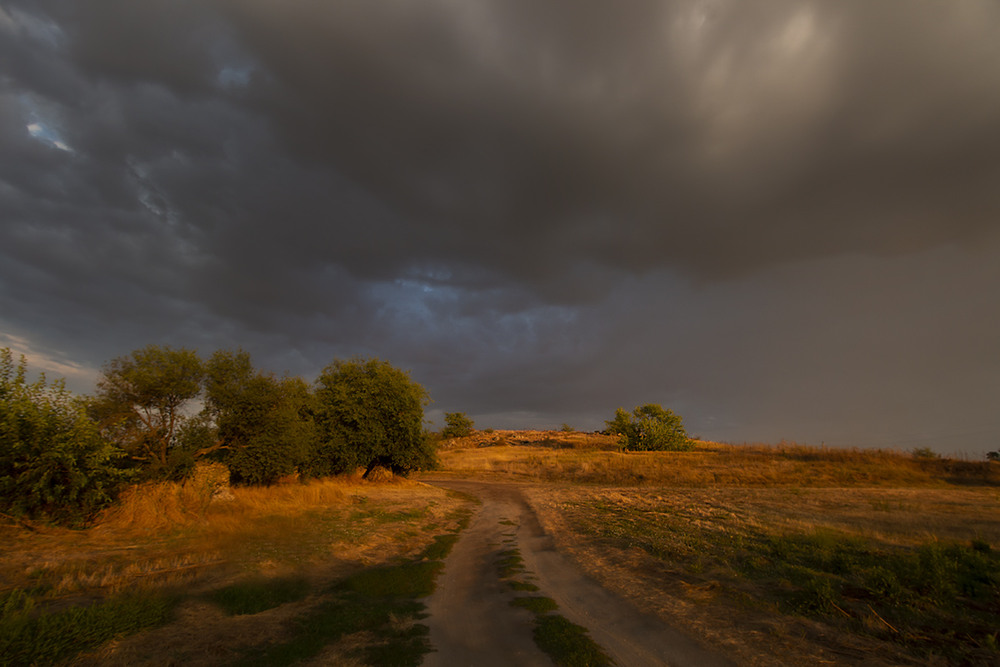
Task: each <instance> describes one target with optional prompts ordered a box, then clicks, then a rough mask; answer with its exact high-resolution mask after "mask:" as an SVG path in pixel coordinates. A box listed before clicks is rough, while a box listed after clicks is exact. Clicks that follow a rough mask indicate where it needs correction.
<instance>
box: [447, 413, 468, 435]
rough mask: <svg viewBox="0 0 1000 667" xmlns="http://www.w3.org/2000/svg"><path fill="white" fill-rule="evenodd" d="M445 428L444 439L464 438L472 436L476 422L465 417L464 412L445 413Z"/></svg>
mask: <svg viewBox="0 0 1000 667" xmlns="http://www.w3.org/2000/svg"><path fill="white" fill-rule="evenodd" d="M444 423H445V427H444V428H443V429H441V437H442V438H464V437H465V436H467V435H472V428H473V427H474V426H475V422H474V421H472V419H470V418H469V417H467V416H466V415H465V413H464V412H446V413H444Z"/></svg>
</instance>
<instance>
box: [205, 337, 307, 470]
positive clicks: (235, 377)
mask: <svg viewBox="0 0 1000 667" xmlns="http://www.w3.org/2000/svg"><path fill="white" fill-rule="evenodd" d="M205 378H206V379H205V416H206V417H207V418H208V419H210V420H211V422H212V423H214V425H215V429H216V431H215V442H214V443H212V444H208V443H206V444H207V445H208V446H207V447H203V449H201V450H200V452H204V453H209V452H211V451H213V450H218V451H220V452H221V453H223V454H224V456H223V458H224V460H225V462H226V463H227V464H228V465H229V467H230V470H231V471H232V473H233V481H235V482H242V483H245V484H273V483H274V482H276V481H277V480H278V479H279V478H280V477H282V476H285V475H290V474H292V473H294V472H295V471H296V470H297V469H298V468H299V467H300V466H302V465H303V464H305V462H306V460H307V459H308V457H309V456H310V455H311V454H312V451H313V449H314V447H315V439H316V429H315V423H314V421H313V418H312V401H313V399H312V394H311V392H310V391H309V387H308V386H307V385H306V384H305V382H303V381H302V380H301V379H299V378H282V379H278V378H275V377H274V376H273V375H268V374H264V373H260V372H257V371H255V370H254V368H253V366H252V364H251V363H250V355H249V354H247V353H246V352H243V351H240V352H237V353H235V354H234V353H232V352H227V351H218V352H216V353H215V354H214V355H212V357H211V359H209V361H208V363H207V364H206V368H205Z"/></svg>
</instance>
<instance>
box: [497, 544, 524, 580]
mask: <svg viewBox="0 0 1000 667" xmlns="http://www.w3.org/2000/svg"><path fill="white" fill-rule="evenodd" d="M497 572H499V574H500V578H501V579H506V578H508V577H513V576H514V575H515V574H520V573H521V572H524V559H523V558H521V552H519V551H518V550H517V549H505V550H504V551H501V552H500V559H499V561H497Z"/></svg>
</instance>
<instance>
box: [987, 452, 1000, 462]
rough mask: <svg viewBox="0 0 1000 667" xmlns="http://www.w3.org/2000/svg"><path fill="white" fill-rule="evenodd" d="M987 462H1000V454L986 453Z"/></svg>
mask: <svg viewBox="0 0 1000 667" xmlns="http://www.w3.org/2000/svg"><path fill="white" fill-rule="evenodd" d="M986 460H987V461H1000V452H987V453H986Z"/></svg>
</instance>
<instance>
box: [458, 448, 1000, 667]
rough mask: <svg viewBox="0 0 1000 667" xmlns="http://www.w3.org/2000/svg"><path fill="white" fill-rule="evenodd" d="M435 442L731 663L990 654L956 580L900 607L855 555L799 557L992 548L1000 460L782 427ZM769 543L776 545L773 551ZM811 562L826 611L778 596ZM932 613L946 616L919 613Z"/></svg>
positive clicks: (999, 516) (596, 572)
mask: <svg viewBox="0 0 1000 667" xmlns="http://www.w3.org/2000/svg"><path fill="white" fill-rule="evenodd" d="M441 458H442V461H443V463H444V467H445V469H446V470H449V471H453V472H454V474H457V475H462V476H469V475H481V476H487V477H500V478H507V479H511V480H513V481H519V482H522V483H524V485H523V488H524V490H525V493H526V495H527V496H528V497H529V499H530V501H531V504H532V505H533V506H534V507H535V509H536V510H537V511H538V513H539V516H540V518H541V521H542V523H543V525H544V526H545V528H546V531H547V532H548V533H549V534H552V535H553V536H554V537H555V539H556V541H557V543H558V544H559V546H560V549H562V550H565V551H567V552H569V553H571V554H573V555H574V556H575V557H576V559H577V561H578V562H579V564H580V566H581V567H583V568H584V569H585V570H587V571H588V572H589V573H590V574H591V575H592V576H593V577H594V578H596V579H597V580H599V581H601V582H602V583H603V584H604V585H606V586H607V587H608V588H610V589H612V590H615V591H617V592H619V593H620V594H622V595H623V596H625V597H627V598H630V599H632V600H633V601H634V602H635V603H636V604H637V605H638V606H640V607H641V608H643V609H645V610H647V611H649V612H651V613H655V614H658V615H660V616H662V617H664V618H665V619H667V620H669V621H670V622H671V623H673V624H675V625H677V626H678V627H681V628H685V629H686V630H687V631H688V632H689V633H691V634H692V635H694V636H698V637H700V638H701V639H702V640H703V641H704V642H705V643H706V644H708V645H712V646H717V647H720V648H721V649H724V650H725V651H726V652H727V653H728V654H729V655H730V656H732V657H734V658H735V659H736V660H737V662H738V663H739V664H747V665H798V664H859V663H860V664H873V665H890V664H893V665H895V664H920V665H944V664H951V663H950V662H949V660H952V659H956V660H959V661H961V660H971V661H972V663H971V664H979V663H978V662H976V661H977V660H984V659H985V660H990V659H994V658H996V656H997V655H1000V653H997V652H996V650H995V649H994V648H993V646H994V644H995V641H996V639H997V637H996V635H991V634H990V631H989V630H985V629H984V627H983V626H982V622H981V614H980V616H979V617H977V616H975V615H974V614H971V613H970V614H969V615H966V614H965V613H964V612H962V611H961V610H958V609H956V608H955V607H954V604H955V603H954V602H953V599H952V598H948V599H944V598H941V606H940V608H936V607H934V602H933V599H934V598H933V596H932V595H931V594H926V595H925V596H924V597H921V598H920V600H919V603H918V604H919V605H920V606H922V607H923V606H926V605H930V607H929V610H925V611H926V614H927V616H924V617H920V616H917V615H914V616H910V615H908V614H909V612H906V611H900V607H899V605H900V604H904V605H905V603H902V602H899V601H898V600H897V601H896V602H885V601H883V600H881V599H880V598H879V597H878V596H875V597H871V598H866V595H867V594H865V593H859V592H857V591H854V590H853V589H852V588H851V586H853V585H855V582H856V580H857V579H864V576H863V575H861V574H859V573H858V572H857V571H855V570H853V569H852V568H848V569H847V570H846V571H845V572H843V573H841V574H837V573H827V572H825V571H823V570H822V569H818V570H815V571H812V570H809V571H808V572H807V570H808V568H807V567H806V566H804V565H796V564H795V563H797V562H799V561H796V560H795V559H797V558H804V559H805V561H803V562H810V561H809V559H810V558H812V557H814V556H815V557H816V558H819V559H822V558H821V556H823V554H824V553H826V554H827V555H829V554H830V553H834V554H841V555H843V557H844V558H855V559H857V568H860V569H862V570H866V571H875V570H873V569H872V568H876V569H877V568H879V567H883V566H884V567H886V568H889V567H890V565H889V562H888V560H886V561H880V560H879V559H880V558H883V557H884V558H886V559H890V558H891V559H896V561H895V562H897V563H898V562H900V561H899V559H906V558H911V559H917V558H918V556H919V557H920V558H923V557H924V556H927V555H928V554H931V555H933V554H935V553H936V554H941V553H945V551H946V550H947V549H949V548H951V547H949V546H948V545H958V546H956V547H955V548H961V549H964V550H966V551H965V553H972V552H970V551H969V549H970V545H971V546H972V547H974V549H973V551H975V550H980V552H982V553H987V554H989V553H993V554H995V553H996V552H997V550H998V549H1000V465H998V464H995V463H993V464H990V463H988V462H985V461H984V462H969V461H961V460H948V459H922V458H918V457H914V456H912V455H910V454H907V453H902V452H895V451H864V450H840V449H832V448H814V447H805V446H800V445H795V444H788V443H782V444H779V445H773V446H767V445H750V446H733V445H725V444H719V443H708V442H699V443H697V447H696V449H695V450H693V451H690V452H656V453H622V452H619V451H617V446H616V443H615V442H614V440H613V439H611V438H603V439H602V437H601V436H590V437H588V438H587V439H586V440H582V441H580V440H578V441H566V440H564V439H563V438H562V434H560V433H554V432H550V433H533V434H531V436H530V437H524V435H523V434H517V433H516V432H515V433H510V434H508V433H496V434H492V436H491V438H490V439H483V438H479V439H477V438H470V439H465V440H464V441H461V442H459V441H454V442H452V443H450V446H449V447H448V448H446V449H445V450H444V451H443V452H442V454H441ZM782 549H788V550H790V552H789V560H788V561H787V562H783V561H782V559H781V558H780V557H779V558H778V560H777V561H774V559H775V553H776V552H777V551H780V550H782ZM928 549H931V550H932V551H928ZM935 549H936V551H934V550H935ZM793 554H794V555H793ZM866 554H867V555H866ZM928 557H930V556H928ZM974 557H975V555H974V554H973V556H970V558H974ZM983 558H984V559H985V558H986V557H985V556H984V557H983ZM772 561H773V562H774V569H773V572H774V573H772V570H771V569H770V567H771V566H770V565H769V563H772ZM793 561H794V562H793ZM907 562H910V561H907ZM913 562H916V560H914V561H913ZM983 562H986V561H985V560H983ZM809 567H812V566H809ZM895 567H897V569H896V570H895V572H897V573H898V572H900V570H899V569H898V567H899V566H898V565H897V566H895ZM796 568H799V569H796ZM779 571H780V572H782V573H783V574H776V573H777V572H779ZM788 572H793V573H796V574H794V576H793V575H788V574H787V573H788ZM980 574H981V575H982V576H991V577H995V575H996V573H993V574H990V573H988V572H981V573H980ZM785 576H790V577H791V579H790V580H785V579H783V577H785ZM977 576H979V575H977ZM838 577H841V578H843V580H844V581H847V582H848V583H843V582H841V579H840V578H838ZM852 577H854V578H852ZM807 580H811V581H813V582H820V583H822V582H824V581H837V582H841V583H839V584H835V587H834V589H833V592H832V593H831V598H830V606H829V607H828V609H829V611H828V612H827V613H826V615H823V614H820V615H819V616H816V615H808V614H807V615H802V614H798V613H791V612H789V611H788V609H787V607H786V605H787V604H790V603H788V602H787V600H786V599H785V598H783V597H782V596H786V597H787V596H791V597H793V598H794V597H795V596H797V595H798V596H801V595H804V594H805V593H808V592H809V591H808V589H807V590H805V591H803V589H802V586H803V585H806V586H808V585H807V584H803V582H805V581H807ZM867 581H868V583H871V578H870V577H869V579H868V580H867ZM929 585H933V583H931V584H929ZM836 586H845V588H842V589H838V588H837V587H836ZM776 588H777V589H780V590H779V591H778V593H777V594H776ZM840 594H843V596H844V597H843V598H842V599H841V598H840V597H838V596H839V595H840ZM981 594H982V591H980V595H981ZM998 594H1000V592H998ZM776 595H777V596H776ZM907 595H909V594H903V595H902V597H901V598H900V599H909V598H907V597H906V596H907ZM913 595H917V594H916V593H914V594H913ZM921 595H923V594H921ZM852 596H854V597H852ZM819 599H820V601H821V602H822V601H824V600H825V598H824V597H822V596H821V597H820V598H819ZM894 604H895V605H896V606H893V605H894ZM976 604H996V600H993V601H992V602H990V601H989V600H986V601H984V600H983V599H980V598H977V601H976ZM903 609H905V606H904V607H903ZM914 613H916V612H914ZM921 613H924V612H921ZM937 614H940V617H939V618H942V619H947V620H944V621H941V623H939V624H938V625H935V624H934V623H935V622H934V621H932V620H927V619H933V618H938V616H936V615H937ZM893 615H895V616H896V617H898V618H903V619H911V622H912V623H911V625H910V626H909V629H908V630H907V629H904V630H899V629H898V628H895V627H893V626H890V624H889V622H888V621H887V620H886V618H887V617H888V618H890V619H893V618H894V616H893ZM921 619H922V620H921ZM977 619H978V620H977ZM897 622H899V621H896V620H893V621H892V623H897ZM923 623H926V624H927V625H921V624H923ZM913 628H924V629H923V630H914V629H913ZM949 633H952V634H953V635H954V636H952V635H951V634H949ZM991 637H992V639H991ZM944 656H951V657H950V658H949V657H944ZM984 664H985V663H984Z"/></svg>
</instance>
